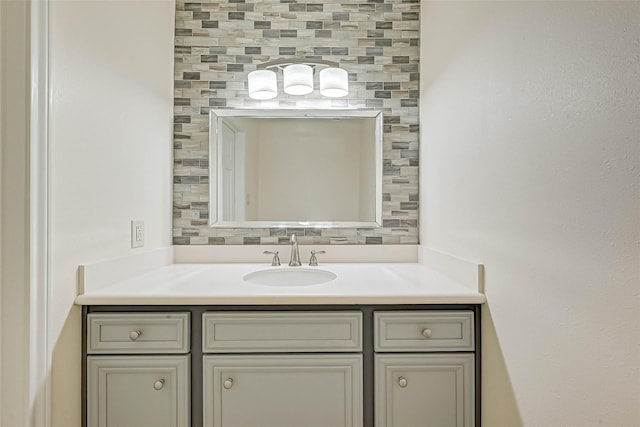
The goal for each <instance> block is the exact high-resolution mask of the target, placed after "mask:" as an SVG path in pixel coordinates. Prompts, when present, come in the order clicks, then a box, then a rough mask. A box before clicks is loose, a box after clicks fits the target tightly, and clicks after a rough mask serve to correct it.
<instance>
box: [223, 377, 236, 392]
mask: <svg viewBox="0 0 640 427" xmlns="http://www.w3.org/2000/svg"><path fill="white" fill-rule="evenodd" d="M222 386H223V387H224V388H226V389H227V390H229V389H230V388H231V387H233V378H227V379H226V380H224V382H223V383H222Z"/></svg>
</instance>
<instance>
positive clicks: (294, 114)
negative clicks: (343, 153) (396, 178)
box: [209, 109, 383, 228]
mask: <svg viewBox="0 0 640 427" xmlns="http://www.w3.org/2000/svg"><path fill="white" fill-rule="evenodd" d="M224 117H245V118H250V117H259V118H313V117H320V118H344V117H353V118H358V117H360V118H375V153H376V165H375V170H376V173H375V176H376V177H375V181H376V182H375V195H376V196H375V205H376V206H375V219H374V220H373V221H222V220H219V218H222V217H223V216H222V212H223V206H222V204H221V203H220V198H221V192H220V191H219V189H218V182H220V176H219V174H220V168H218V167H217V161H218V148H219V147H220V143H221V142H220V138H221V137H222V136H221V127H220V123H221V122H220V121H221V120H222V119H223V118H224ZM382 123H383V121H382V111H380V110H355V109H331V110H329V109H326V110H315V109H302V110H300V109H273V110H271V109H269V110H266V109H216V110H210V112H209V226H210V227H216V228H286V227H298V228H358V227H360V228H365V227H369V228H371V227H381V226H382V164H383V160H382V159H383V157H382Z"/></svg>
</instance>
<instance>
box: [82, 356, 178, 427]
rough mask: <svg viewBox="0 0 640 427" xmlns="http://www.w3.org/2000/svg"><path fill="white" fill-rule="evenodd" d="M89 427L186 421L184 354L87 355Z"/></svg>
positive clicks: (168, 426) (152, 426)
mask: <svg viewBox="0 0 640 427" xmlns="http://www.w3.org/2000/svg"><path fill="white" fill-rule="evenodd" d="M87 371H88V375H87V390H88V393H87V418H88V420H87V421H88V422H87V425H88V426H89V427H183V426H188V425H189V413H190V411H189V356H188V355H183V356H144V357H140V356H90V357H89V358H88V361H87Z"/></svg>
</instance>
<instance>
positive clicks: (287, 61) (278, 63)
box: [256, 58, 340, 70]
mask: <svg viewBox="0 0 640 427" xmlns="http://www.w3.org/2000/svg"><path fill="white" fill-rule="evenodd" d="M293 64H305V65H309V66H311V67H313V66H314V65H324V66H327V67H339V66H340V64H338V63H337V62H334V61H327V60H324V59H310V58H280V59H274V60H273V61H269V62H263V63H262V64H258V65H257V66H256V69H257V70H268V69H269V68H274V67H277V68H280V69H282V68H284V67H286V66H287V65H293Z"/></svg>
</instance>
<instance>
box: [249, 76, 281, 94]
mask: <svg viewBox="0 0 640 427" xmlns="http://www.w3.org/2000/svg"><path fill="white" fill-rule="evenodd" d="M247 79H248V84H249V97H250V98H252V99H271V98H275V97H276V95H278V79H277V77H276V73H274V72H273V71H269V70H257V71H252V72H250V73H249V75H248V76H247Z"/></svg>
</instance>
